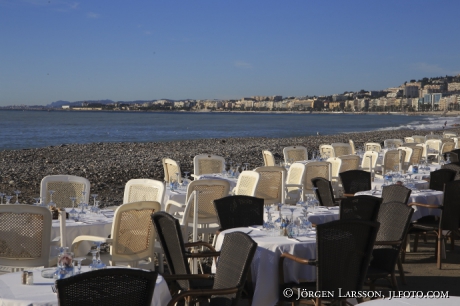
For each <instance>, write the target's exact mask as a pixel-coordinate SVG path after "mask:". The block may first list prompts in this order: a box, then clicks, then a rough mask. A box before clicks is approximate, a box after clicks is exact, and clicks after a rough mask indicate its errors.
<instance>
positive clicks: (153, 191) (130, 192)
mask: <svg viewBox="0 0 460 306" xmlns="http://www.w3.org/2000/svg"><path fill="white" fill-rule="evenodd" d="M164 194H165V185H164V184H163V182H160V181H156V180H151V179H133V180H129V181H128V182H127V183H126V185H125V193H124V196H123V203H132V202H141V201H155V202H158V203H160V204H161V205H162V207H163V198H164Z"/></svg>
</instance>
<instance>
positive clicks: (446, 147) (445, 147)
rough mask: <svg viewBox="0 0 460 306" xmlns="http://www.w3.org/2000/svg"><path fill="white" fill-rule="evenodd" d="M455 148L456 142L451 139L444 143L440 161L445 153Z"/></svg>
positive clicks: (439, 156) (439, 157)
mask: <svg viewBox="0 0 460 306" xmlns="http://www.w3.org/2000/svg"><path fill="white" fill-rule="evenodd" d="M454 149H455V142H453V141H452V142H451V141H449V142H445V143H443V144H442V147H441V152H440V154H439V155H438V162H439V161H440V160H441V159H442V158H443V156H444V153H447V152H450V151H452V150H454Z"/></svg>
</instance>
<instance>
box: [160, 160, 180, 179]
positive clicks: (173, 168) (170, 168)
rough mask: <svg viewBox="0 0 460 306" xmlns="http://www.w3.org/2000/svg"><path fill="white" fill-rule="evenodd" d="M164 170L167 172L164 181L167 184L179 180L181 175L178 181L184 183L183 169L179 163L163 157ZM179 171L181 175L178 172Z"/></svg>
mask: <svg viewBox="0 0 460 306" xmlns="http://www.w3.org/2000/svg"><path fill="white" fill-rule="evenodd" d="M162 161H163V171H164V173H165V177H164V181H165V182H166V184H169V183H170V182H172V181H177V179H178V177H179V181H178V183H179V184H181V183H182V177H181V173H182V172H181V171H180V166H179V164H178V163H177V162H176V161H175V160H173V159H170V158H163V159H162ZM176 173H179V176H178V175H177V174H176Z"/></svg>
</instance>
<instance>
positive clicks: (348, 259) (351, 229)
mask: <svg viewBox="0 0 460 306" xmlns="http://www.w3.org/2000/svg"><path fill="white" fill-rule="evenodd" d="M316 229H317V235H316V258H317V259H318V262H319V265H318V268H317V270H316V275H317V281H316V289H317V290H320V291H323V290H324V291H329V292H334V296H335V297H338V296H340V292H342V293H344V292H350V293H351V292H352V291H354V292H356V291H360V290H362V287H363V283H364V280H365V277H366V274H367V267H368V266H369V262H370V258H371V253H372V248H373V246H374V242H375V238H376V235H377V231H378V229H379V224H378V223H377V222H366V221H359V220H344V221H342V220H339V221H332V222H328V223H324V224H320V225H318V226H317V228H316ZM339 290H341V291H340V292H339Z"/></svg>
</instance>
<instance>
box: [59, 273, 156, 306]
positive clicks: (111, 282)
mask: <svg viewBox="0 0 460 306" xmlns="http://www.w3.org/2000/svg"><path fill="white" fill-rule="evenodd" d="M157 276H158V273H157V272H151V271H145V270H137V269H128V268H119V269H102V270H95V271H89V272H86V273H82V274H78V275H75V276H72V277H69V278H64V279H59V280H56V289H57V296H58V301H59V305H60V306H80V305H120V306H121V305H144V306H148V305H151V303H152V298H153V292H154V290H155V284H156V280H157Z"/></svg>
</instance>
